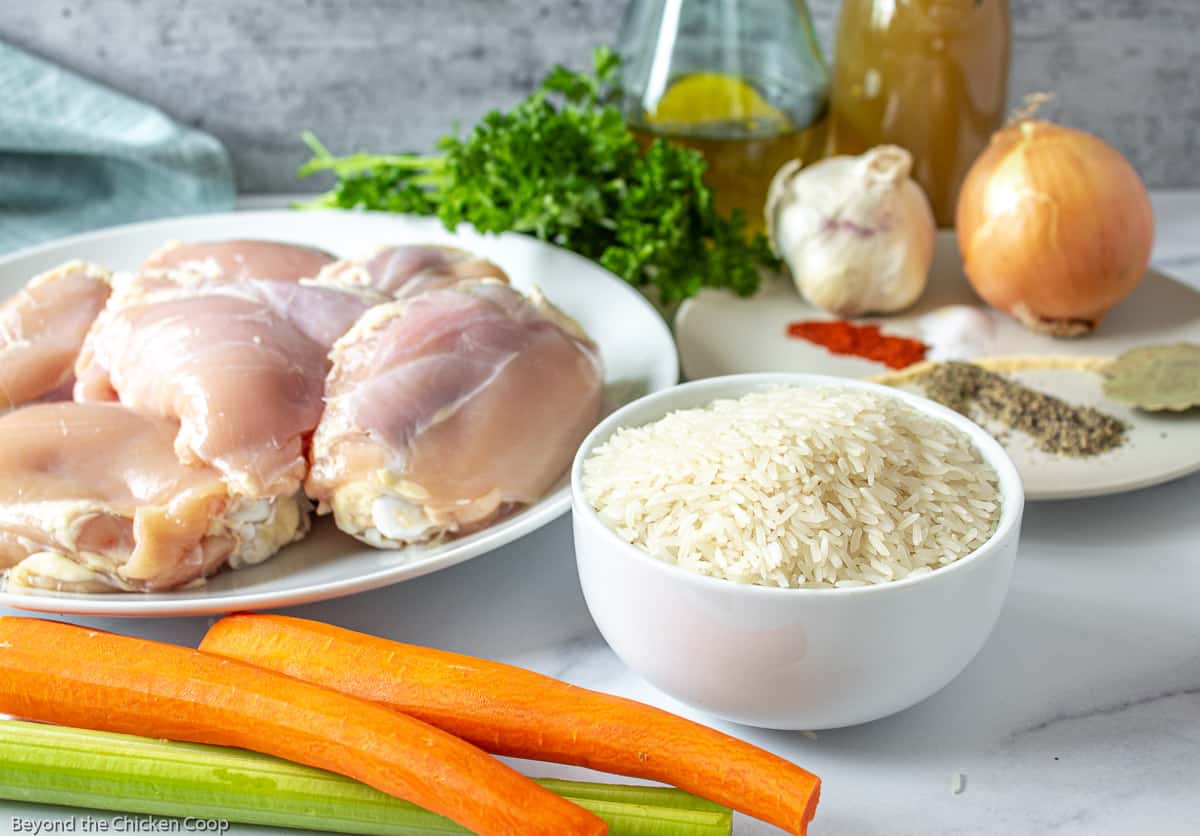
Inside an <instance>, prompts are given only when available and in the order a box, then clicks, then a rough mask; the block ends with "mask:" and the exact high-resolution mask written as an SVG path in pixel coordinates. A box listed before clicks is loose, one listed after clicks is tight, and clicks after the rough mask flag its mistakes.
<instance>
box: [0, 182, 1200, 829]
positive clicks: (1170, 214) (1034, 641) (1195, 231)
mask: <svg viewBox="0 0 1200 836" xmlns="http://www.w3.org/2000/svg"><path fill="white" fill-rule="evenodd" d="M258 205H261V204H258ZM1155 206H1156V210H1157V218H1158V241H1157V245H1156V247H1155V264H1156V265H1157V266H1158V267H1159V268H1160V269H1162V270H1163V271H1164V272H1167V273H1170V274H1172V275H1174V276H1177V277H1179V278H1182V279H1186V280H1188V281H1189V282H1191V283H1192V284H1194V285H1195V286H1197V287H1200V192H1189V193H1184V192H1177V193H1160V194H1157V195H1155ZM1198 512H1200V475H1197V476H1192V477H1190V478H1187V479H1183V480H1181V481H1178V482H1175V483H1173V484H1169V485H1163V486H1161V487H1156V488H1150V489H1147V490H1142V491H1137V492H1134V493H1129V494H1125V495H1123V496H1114V497H1107V498H1101V499H1089V500H1077V501H1069V502H1051V503H1033V504H1031V505H1030V506H1029V507H1028V508H1027V510H1026V515H1025V525H1024V531H1023V534H1022V539H1021V551H1020V556H1019V558H1018V561H1017V568H1016V573H1015V577H1014V579H1013V584H1012V588H1011V591H1010V593H1009V596H1008V600H1007V603H1006V605H1005V609H1004V612H1003V614H1002V615H1001V617H1000V622H999V624H998V626H997V628H996V631H995V633H994V634H993V635H992V637H991V639H990V640H989V641H988V643H987V645H986V646H985V647H984V648H983V650H982V652H981V653H980V654H979V656H978V657H977V658H976V659H975V661H974V662H972V663H971V665H970V666H969V667H968V668H967V669H966V671H964V672H963V673H962V674H961V675H960V676H959V677H958V678H957V679H956V680H954V682H952V683H951V684H950V685H949V686H947V687H946V688H945V689H944V690H943V691H941V692H940V693H938V694H936V695H935V696H933V697H931V698H930V699H928V700H926V701H925V702H923V703H921V704H920V705H918V706H916V707H914V708H912V709H909V710H908V711H905V712H902V713H901V714H898V715H895V716H893V717H890V718H887V719H884V720H879V721H877V722H874V723H870V724H867V725H863V726H858V727H854V728H848V729H841V730H837V731H828V732H820V733H818V734H816V735H815V736H814V735H809V734H803V733H796V732H770V731H762V730H756V729H751V728H746V727H741V726H735V725H732V724H727V723H720V722H716V723H712V724H713V725H715V726H717V727H719V728H722V729H724V730H725V731H728V732H730V733H732V734H734V735H737V736H739V737H743V738H745V739H747V740H749V741H751V742H754V743H756V744H758V745H761V746H764V747H766V748H768V749H770V750H772V751H774V752H777V753H779V754H781V755H784V756H785V757H788V758H791V759H793V760H795V761H796V762H797V763H799V764H801V765H803V766H804V767H806V768H808V769H810V770H812V771H813V772H816V773H817V774H819V775H820V776H821V777H822V779H823V782H824V786H823V792H822V801H821V805H820V808H819V810H818V814H817V818H816V821H815V822H814V823H813V826H812V829H811V831H810V832H811V833H812V834H813V836H950V834H954V836H973V835H974V834H1004V835H1005V836H1011V834H1062V835H1063V836H1085V835H1086V836H1109V834H1111V835H1112V836H1116V835H1117V834H1120V835H1121V836H1130V834H1154V836H1185V834H1187V835H1188V836H1195V834H1197V833H1200V513H1198ZM0 612H2V610H0ZM290 612H292V613H294V614H296V615H300V616H304V617H307V618H316V619H321V620H324V621H328V622H331V623H334V624H339V625H342V626H344V627H349V628H352V629H356V630H364V631H367V632H370V633H375V634H378V635H382V636H389V637H394V638H398V639H401V640H403V641H407V642H414V643H418V644H429V645H433V646H436V647H442V648H447V649H451V650H456V651H461V652H464V653H470V654H475V655H479V656H484V657H488V658H492V659H498V660H502V661H505V662H510V663H513V664H517V665H522V666H525V667H529V668H533V669H535V670H538V671H542V672H543V673H547V674H550V675H553V676H557V677H561V678H563V679H566V680H569V681H571V682H574V683H577V684H579V685H583V686H587V687H590V688H597V689H600V690H604V691H608V692H611V693H615V694H620V695H623V696H627V697H632V698H634V699H639V700H643V701H646V702H650V703H654V704H656V705H661V706H663V707H666V708H669V709H671V710H674V711H678V712H680V713H682V714H686V715H688V716H692V717H694V718H696V719H701V720H704V719H705V718H703V717H702V716H701V715H698V714H696V713H695V712H690V711H688V710H687V709H686V708H684V707H683V706H681V705H679V704H678V703H676V702H674V701H673V700H671V699H670V698H668V697H665V696H664V695H662V694H660V693H658V692H656V691H655V690H653V689H652V688H651V687H650V686H649V685H647V684H645V683H644V682H642V681H641V680H639V679H638V678H637V677H636V676H634V675H633V674H632V673H630V672H629V671H628V670H626V669H625V668H624V667H623V665H622V664H621V663H620V662H619V661H618V660H617V659H616V657H615V656H614V655H613V654H612V652H611V651H610V650H609V649H608V648H607V646H606V645H605V644H604V641H603V640H602V639H601V637H600V635H599V633H597V631H596V629H595V627H594V626H593V624H592V620H591V618H590V616H589V615H588V612H587V609H586V607H585V606H584V602H583V598H582V597H581V595H580V591H579V585H578V580H577V578H576V574H575V564H574V559H573V554H572V546H571V532H570V522H569V520H568V519H566V518H563V519H560V520H558V521H556V522H554V523H552V524H551V525H549V526H547V527H546V528H544V529H542V530H541V531H539V532H537V533H535V534H533V535H531V536H529V537H527V538H525V539H523V540H520V541H518V542H516V543H514V544H512V545H509V546H507V547H505V548H503V549H501V550H499V551H498V552H495V553H493V554H490V555H488V556H485V557H483V558H480V559H477V560H473V561H470V562H468V563H465V564H462V565H460V566H457V567H455V568H452V569H448V570H446V571H443V572H440V573H438V574H435V575H431V576H427V577H424V578H419V579H417V580H413V581H410V582H408V583H404V584H401V585H399V586H394V587H391V588H388V589H382V590H377V591H375V592H370V593H366V594H362V595H357V596H354V597H350V598H343V599H340V600H336V601H328V602H325V603H321V604H315V605H310V606H305V607H297V608H295V609H293V610H291V611H290ZM76 620H78V621H80V622H81V623H87V624H90V625H93V626H99V627H103V628H106V629H112V630H119V631H123V632H131V633H136V634H138V635H142V636H147V637H151V638H155V639H160V640H166V641H175V642H183V643H189V644H194V643H195V642H198V641H199V639H200V637H201V635H202V634H203V632H204V630H205V628H206V626H207V623H208V622H207V620H206V619H170V620H126V621H118V620H112V619H76ZM709 722H711V721H709ZM520 767H521V768H522V769H524V770H525V771H527V772H529V773H530V774H534V775H539V776H540V775H575V776H579V775H584V774H586V773H585V771H584V770H573V769H568V768H563V767H555V766H550V765H544V764H533V763H528V764H525V763H523V764H520ZM960 774H961V775H962V776H965V786H964V787H963V789H962V791H961V792H959V793H957V794H956V793H954V792H952V784H953V783H954V781H955V776H956V775H960ZM69 815H71V811H66V810H61V809H59V808H43V807H34V806H31V805H16V804H9V805H2V804H0V832H3V831H5V829H6V828H7V832H12V831H13V830H14V829H15V827H14V826H13V825H12V817H13V816H21V817H23V818H25V819H42V820H45V819H47V818H51V817H58V816H69ZM734 830H735V833H736V834H738V836H751V834H768V833H775V832H779V831H776V830H775V829H774V828H771V827H768V826H766V825H763V824H761V823H758V822H755V821H752V820H749V819H746V818H740V817H739V818H738V820H737V822H736V825H735V829H734ZM230 832H232V833H238V834H247V835H248V834H254V833H263V832H265V831H264V830H263V829H261V828H252V827H237V826H235V827H234V828H233V830H232V831H230ZM291 832H294V831H291Z"/></svg>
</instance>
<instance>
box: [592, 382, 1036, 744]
mask: <svg viewBox="0 0 1200 836" xmlns="http://www.w3.org/2000/svg"><path fill="white" fill-rule="evenodd" d="M780 384H785V385H789V386H802V387H815V386H828V385H833V386H839V387H846V388H852V389H865V390H869V391H875V392H879V393H882V394H886V395H889V396H892V397H896V398H900V399H901V400H903V401H905V402H906V403H908V404H909V405H911V406H912V407H913V408H915V409H917V410H919V411H920V412H923V413H925V414H927V415H930V416H933V417H935V418H939V419H941V420H944V421H947V422H949V423H950V424H953V425H954V426H955V427H957V428H958V429H960V430H962V431H963V432H964V433H966V434H967V436H968V437H969V438H970V440H971V442H972V443H973V444H974V445H975V447H976V448H977V449H978V450H979V451H980V453H981V454H982V456H983V459H984V461H986V462H987V463H988V464H989V465H991V467H992V468H994V469H995V471H996V473H997V475H998V477H999V489H1000V500H1001V511H1000V521H999V524H998V525H997V528H996V531H995V533H994V534H993V535H992V537H991V538H990V539H989V540H988V541H987V542H986V543H984V544H983V545H982V546H980V547H979V548H978V549H976V550H975V551H974V552H972V553H971V554H969V555H966V556H964V557H962V558H960V559H959V560H957V561H956V562H954V563H952V564H950V565H948V566H945V567H942V568H940V569H936V570H934V571H933V572H931V573H929V574H926V575H921V576H918V577H916V578H909V579H904V580H898V581H893V582H890V583H886V584H878V585H875V586H866V587H854V588H845V589H780V588H771V587H762V586H751V585H746V584H738V583H734V582H732V581H726V580H722V579H719V578H710V577H706V576H703V575H699V574H696V573H694V572H691V571H689V570H686V569H681V568H679V567H678V566H674V565H672V564H669V563H666V562H664V561H662V560H659V559H658V558H655V557H652V556H650V555H649V554H647V553H646V552H645V551H643V550H642V549H640V548H637V547H636V546H633V545H631V544H629V543H627V542H625V541H624V540H622V539H621V538H620V537H619V536H617V534H616V533H614V532H613V531H612V530H611V529H610V528H609V527H608V526H607V525H605V523H604V522H603V521H602V520H601V519H600V517H599V516H598V515H597V514H596V512H595V511H594V510H593V509H592V507H591V505H590V504H589V503H588V501H587V499H586V498H585V497H584V495H583V487H582V475H583V472H582V470H583V462H584V459H586V458H587V456H588V455H589V454H590V453H591V452H592V450H594V449H595V448H596V447H597V446H599V445H600V444H602V443H604V441H605V440H607V439H608V437H609V436H610V435H612V433H613V432H614V431H615V430H617V429H618V428H619V427H624V426H640V425H643V424H647V423H649V422H651V421H654V420H657V419H658V418H661V417H663V416H664V415H666V414H667V413H669V412H672V411H674V410H677V409H687V408H691V407H697V406H703V405H705V404H708V403H710V402H711V401H713V400H714V399H716V398H722V397H740V396H741V395H744V394H746V393H748V392H753V391H758V390H761V389H763V388H765V387H767V386H772V385H780ZM571 494H572V504H573V514H572V518H573V521H574V530H575V555H576V560H577V562H578V565H579V580H580V583H581V584H582V586H583V595H584V598H585V599H586V600H587V605H588V609H589V610H590V611H591V613H592V618H594V619H595V621H596V626H597V627H599V628H600V632H601V633H602V634H603V636H604V638H605V640H606V641H607V642H608V643H609V645H610V646H611V647H612V649H613V650H614V651H615V652H616V654H617V656H619V657H620V658H621V659H622V661H624V662H625V664H627V665H629V667H630V668H632V669H633V670H634V671H636V672H637V673H639V674H641V675H642V676H643V677H645V679H646V680H648V681H649V682H650V683H651V684H652V685H654V686H656V687H657V688H659V689H661V690H662V691H665V692H666V693H668V694H670V695H671V696H673V697H675V698H676V699H678V700H680V701H682V702H684V703H687V704H688V705H691V706H694V707H696V708H699V709H701V710H703V711H706V712H709V713H711V714H714V715H716V716H718V717H722V718H725V719H727V720H732V721H734V722H738V723H745V724H748V725H752V726H763V727H766V728H775V729H828V728H836V727H838V726H847V725H853V724H855V723H864V722H867V721H870V720H875V719H878V718H880V717H885V716H887V715H889V714H894V713H895V712H897V711H901V710H903V709H905V708H908V707H909V706H912V705H915V704H916V703H918V702H920V701H921V700H923V699H925V698H926V697H928V696H930V695H932V694H934V693H935V692H937V691H938V690H940V689H941V688H942V687H944V686H945V685H946V684H947V683H949V682H950V680H952V679H954V677H955V676H957V675H958V674H959V673H960V672H961V671H962V670H963V668H965V667H966V666H967V663H969V662H970V661H971V660H972V659H973V658H974V657H975V655H976V654H977V653H978V652H979V649H980V648H981V647H983V643H984V641H986V639H987V637H988V635H989V634H990V633H991V631H992V628H993V627H994V626H995V624H996V619H997V617H998V616H999V614H1000V608H1001V606H1002V605H1003V603H1004V597H1005V594H1006V593H1007V591H1008V585H1009V580H1010V578H1011V576H1012V568H1013V561H1014V560H1015V558H1016V554H1017V540H1018V537H1019V535H1020V528H1021V511H1022V509H1023V506H1024V501H1025V500H1024V493H1023V491H1022V488H1021V479H1020V477H1019V476H1018V475H1017V470H1016V468H1015V467H1014V466H1013V463H1012V461H1011V460H1010V459H1009V458H1008V455H1007V454H1006V453H1005V452H1004V449H1003V448H1002V447H1001V446H1000V445H999V444H997V443H996V441H995V440H994V439H993V438H992V437H991V436H990V435H988V434H987V432H985V431H984V430H983V429H981V428H980V427H978V426H977V425H976V424H974V423H972V422H971V421H969V420H967V419H966V418H964V417H962V416H961V415H959V414H957V413H955V412H953V411H951V410H949V409H946V408H944V407H942V406H940V405H938V404H936V403H934V402H932V401H929V400H926V399H925V398H920V397H917V396H915V395H910V394H907V393H904V392H900V391H897V390H895V389H889V388H886V387H883V386H878V385H875V384H871V383H864V382H861V381H852V380H846V379H842V378H832V377H825V376H821V375H805V374H747V375H733V376H729V377H717V378H710V379H708V380H701V381H697V382H695V383H689V384H685V385H683V386H677V387H675V388H673V389H667V390H664V391H662V392H657V393H655V394H652V395H648V396H646V397H644V398H641V399H640V400H637V401H634V402H633V403H631V404H628V405H627V406H625V407H623V408H621V409H619V410H617V411H616V412H614V413H613V414H612V415H610V416H609V417H608V418H606V419H605V420H604V421H602V422H601V423H600V424H599V425H598V426H597V427H596V428H595V429H594V430H593V431H592V433H591V434H590V435H589V436H588V437H587V438H586V439H585V440H584V442H583V444H582V446H581V447H580V448H579V452H578V453H577V455H576V456H575V463H574V465H573V467H572V469H571Z"/></svg>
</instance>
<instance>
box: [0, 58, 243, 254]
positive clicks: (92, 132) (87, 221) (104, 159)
mask: <svg viewBox="0 0 1200 836" xmlns="http://www.w3.org/2000/svg"><path fill="white" fill-rule="evenodd" d="M234 196H235V188H234V179H233V168H232V166H231V165H230V163H229V156H228V155H227V154H226V153H225V149H224V148H223V147H222V146H221V143H220V142H218V141H217V140H216V139H214V138H213V137H211V136H208V135H207V134H204V133H201V132H199V131H195V130H192V129H190V128H186V127H184V126H182V125H179V124H177V123H175V122H173V121H171V120H170V119H168V118H167V117H166V116H165V115H163V113H161V112H160V111H158V110H156V109H155V108H153V107H150V106H149V105H146V104H144V103H142V102H139V101H136V100H135V99H131V98H129V97H128V96H123V95H121V94H120V93H116V92H114V91H112V90H110V89H108V88H106V87H103V86H102V85H100V84H97V83H95V82H93V81H89V80H87V79H85V78H82V77H80V76H78V75H75V74H74V73H72V72H69V71H67V70H64V69H62V68H61V67H57V66H55V65H53V64H50V63H48V62H46V61H43V60H41V59H40V58H36V57H34V56H32V55H30V54H29V53H27V52H23V51H21V50H19V49H17V48H16V47H13V46H11V45H9V44H5V43H2V42H0V252H5V251H8V250H13V249H16V248H18V247H24V246H28V245H30V244H36V243H38V242H39V241H47V240H50V239H52V238H58V237H61V236H63V235H70V234H72V233H75V232H83V231H85V230H89V229H96V228H99V227H104V226H112V225H114V224H121V223H128V222H130V221H138V220H147V219H150V218H162V217H169V216H173V215H187V214H192V213H197V212H215V211H223V210H227V209H231V208H233V203H234Z"/></svg>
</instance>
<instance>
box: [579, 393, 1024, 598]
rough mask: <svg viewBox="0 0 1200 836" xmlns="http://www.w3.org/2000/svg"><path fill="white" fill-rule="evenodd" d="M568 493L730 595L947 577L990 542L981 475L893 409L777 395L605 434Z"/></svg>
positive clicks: (884, 401)
mask: <svg viewBox="0 0 1200 836" xmlns="http://www.w3.org/2000/svg"><path fill="white" fill-rule="evenodd" d="M583 490H584V494H585V495H586V497H587V498H588V501H589V502H590V503H591V505H592V507H593V508H594V509H595V510H596V512H597V513H598V514H599V515H600V518H601V519H602V520H603V521H604V522H605V523H606V524H607V525H608V526H610V527H611V528H612V529H613V530H614V531H615V532H616V533H617V534H618V535H619V536H621V537H622V538H624V539H625V540H627V541H628V542H630V543H632V544H633V545H635V546H638V547H640V548H642V549H644V550H645V551H647V552H649V553H650V554H651V555H654V556H655V557H658V558H660V559H662V560H665V561H667V562H668V563H675V564H677V565H679V566H682V567H683V568H685V569H690V570H692V571H694V572H699V573H701V574H704V575H710V576H713V577H718V578H726V579H728V580H731V581H736V582H739V583H749V584H758V585H762V586H777V587H808V588H829V587H850V586H866V585H869V584H878V583H886V582H888V581H893V580H899V579H900V578H905V577H911V576H915V575H920V574H926V573H928V572H931V571H933V570H934V569H937V568H938V567H940V566H945V565H947V564H949V563H953V562H954V561H955V560H958V559H959V558H960V557H963V556H965V555H967V554H969V553H971V552H972V551H974V550H975V549H976V548H978V547H979V546H981V545H982V544H983V543H984V542H985V541H986V540H987V539H988V538H989V537H990V536H991V535H992V532H993V531H995V528H996V524H997V521H998V520H999V517H1000V495H999V491H998V488H997V477H996V473H995V471H994V470H993V469H992V468H991V466H990V465H988V464H987V463H986V462H984V461H983V458H982V456H981V455H980V454H979V451H978V450H976V449H975V447H974V445H972V444H971V441H970V439H969V438H968V437H967V435H966V434H965V433H963V432H962V431H961V430H959V429H958V428H956V427H954V426H952V425H951V424H949V423H948V422H945V421H942V420H939V419H937V418H932V417H930V416H928V415H925V414H923V413H921V412H918V411H917V410H915V409H913V408H912V407H911V406H909V405H908V404H907V403H905V402H904V401H902V400H900V399H899V398H894V397H891V396H888V395H885V394H877V393H874V392H870V391H864V390H859V389H849V388H839V387H821V388H815V389H814V388H799V387H786V386H780V387H775V388H772V389H769V390H765V391H762V392H757V393H753V394H749V395H746V396H744V397H741V398H737V399H722V400H717V401H714V402H713V403H711V404H709V405H708V406H707V407H703V408H699V409H687V410H681V411H678V412H673V413H671V414H669V415H667V416H665V417H663V418H661V419H659V420H658V421H655V422H653V423H651V424H647V425H645V426H641V427H626V428H623V429H620V430H618V431H617V432H615V433H614V434H613V435H612V436H611V437H610V438H609V439H608V441H606V442H605V443H604V444H603V445H601V446H600V447H597V448H596V449H595V450H594V451H593V452H592V453H591V455H589V456H588V458H587V460H586V461H585V462H584V465H583Z"/></svg>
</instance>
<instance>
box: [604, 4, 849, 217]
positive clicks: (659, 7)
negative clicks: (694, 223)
mask: <svg viewBox="0 0 1200 836" xmlns="http://www.w3.org/2000/svg"><path fill="white" fill-rule="evenodd" d="M618 51H619V52H620V53H621V56H622V59H623V64H622V87H623V89H624V96H625V99H624V112H625V118H626V120H627V121H628V123H629V125H630V127H631V128H632V129H633V131H634V133H635V134H637V136H638V137H639V138H640V139H641V140H642V141H643V142H645V143H647V144H648V143H649V142H651V141H652V140H653V139H655V138H657V137H663V138H665V139H667V140H669V141H671V142H673V143H677V144H680V145H683V146H686V147H688V148H693V149H695V150H696V151H699V152H700V153H701V154H702V155H703V156H704V159H705V162H706V163H707V166H708V168H707V173H706V175H705V180H706V182H707V183H708V184H709V186H711V187H712V189H713V194H714V198H715V201H716V205H717V208H718V209H720V210H721V211H722V212H723V213H726V214H728V213H729V212H730V211H731V210H732V209H735V208H737V209H741V210H742V211H743V212H744V213H745V215H746V220H747V227H748V229H749V230H750V231H751V232H754V231H759V230H761V229H762V228H763V226H764V222H763V204H764V203H765V201H766V196H767V189H768V187H769V186H770V184H771V178H772V177H774V176H775V172H776V171H778V170H779V168H780V167H781V166H782V165H783V164H784V163H786V162H788V161H790V160H793V159H797V158H799V159H802V160H804V161H805V162H811V161H813V160H815V159H817V158H818V157H820V156H821V154H822V153H823V151H824V147H825V143H826V137H825V121H826V113H827V110H828V97H829V77H828V72H827V70H826V67H825V62H824V59H823V58H822V56H821V53H820V49H819V47H818V46H817V42H816V38H815V35H814V33H813V29H812V22H811V19H810V18H809V14H808V8H807V6H806V5H805V3H804V0H634V1H633V2H632V3H630V4H629V6H628V8H627V9H626V12H625V18H624V22H623V24H622V27H621V36H620V41H619V43H618Z"/></svg>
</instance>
